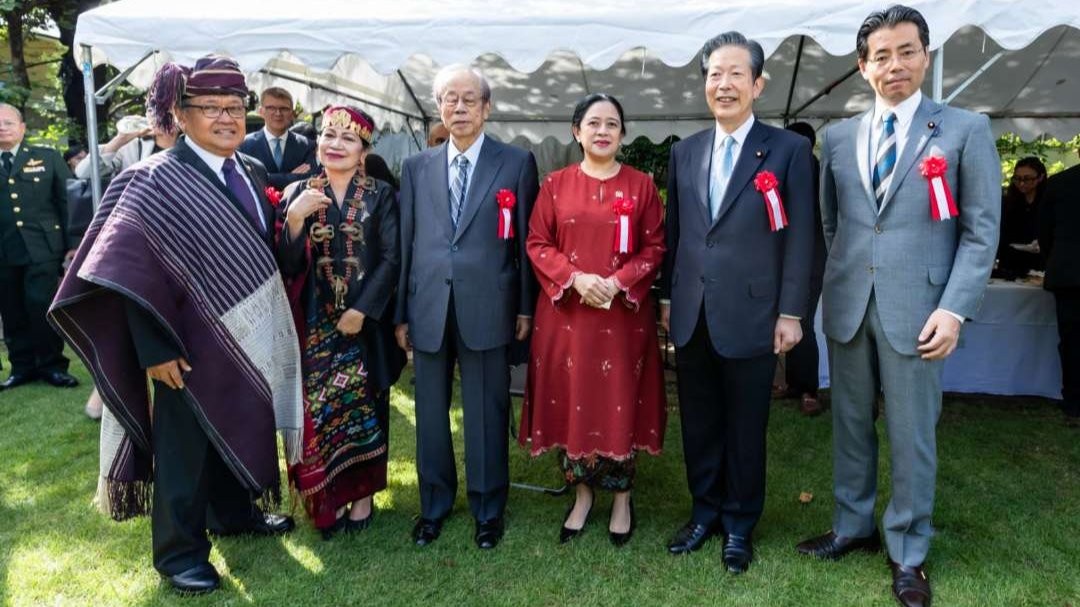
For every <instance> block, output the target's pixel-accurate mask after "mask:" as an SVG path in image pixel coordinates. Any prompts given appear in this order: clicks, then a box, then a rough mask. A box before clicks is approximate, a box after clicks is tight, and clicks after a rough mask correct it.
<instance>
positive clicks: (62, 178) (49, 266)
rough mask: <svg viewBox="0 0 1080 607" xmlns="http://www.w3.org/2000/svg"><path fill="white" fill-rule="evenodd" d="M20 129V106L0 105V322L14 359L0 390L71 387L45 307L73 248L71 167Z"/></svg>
mask: <svg viewBox="0 0 1080 607" xmlns="http://www.w3.org/2000/svg"><path fill="white" fill-rule="evenodd" d="M25 133H26V124H25V123H24V122H23V118H22V114H21V113H20V112H19V110H18V109H17V108H15V107H14V106H11V105H8V104H5V103H0V319H2V320H3V325H4V344H5V345H6V346H7V351H8V358H9V359H10V361H11V375H9V376H8V378H7V379H6V380H5V381H4V382H3V383H0V390H5V389H9V388H14V387H16V386H20V385H22V384H25V383H29V382H32V381H34V380H37V379H42V380H45V381H47V382H49V383H50V384H52V385H54V386H59V387H64V388H70V387H73V386H76V385H78V382H77V381H76V380H75V378H74V377H72V376H71V375H68V373H67V368H68V360H67V359H66V358H64V355H63V350H64V342H63V341H62V340H61V339H60V336H58V335H57V334H56V332H55V331H53V330H52V327H50V326H49V323H48V322H47V321H46V320H45V312H46V311H47V310H48V309H49V302H51V301H52V298H53V295H54V294H55V293H56V287H57V284H58V283H59V279H60V264H61V262H62V261H63V259H64V257H65V255H67V254H68V253H69V251H70V250H71V246H70V244H69V242H68V240H69V238H68V233H67V189H66V182H67V179H68V178H69V177H71V171H70V170H69V169H68V166H67V164H66V163H65V162H64V159H63V158H61V157H60V154H59V153H58V152H56V151H55V150H51V149H48V148H42V147H37V146H30V145H26V144H24V143H23V135H24V134H25Z"/></svg>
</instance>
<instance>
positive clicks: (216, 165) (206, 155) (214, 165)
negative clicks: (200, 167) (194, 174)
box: [184, 137, 247, 182]
mask: <svg viewBox="0 0 1080 607" xmlns="http://www.w3.org/2000/svg"><path fill="white" fill-rule="evenodd" d="M184 141H186V142H187V144H188V147H189V148H191V151H193V152H195V155H196V156H198V157H199V158H200V159H202V161H203V162H205V163H206V166H208V167H210V170H211V171H213V172H214V174H215V175H217V176H218V177H220V178H221V181H222V182H224V181H225V173H223V172H222V170H221V168H222V167H223V166H225V157H224V156H218V155H217V154H214V153H211V152H208V151H206V150H204V149H203V148H201V147H199V144H197V143H195V141H194V140H193V139H191V138H190V137H185V138H184ZM232 159H233V161H235V162H236V164H240V160H238V159H237V158H236V154H235V153H234V154H233V156H232ZM240 174H241V175H243V174H244V171H242V170H241V171H240ZM244 181H247V176H245V177H244Z"/></svg>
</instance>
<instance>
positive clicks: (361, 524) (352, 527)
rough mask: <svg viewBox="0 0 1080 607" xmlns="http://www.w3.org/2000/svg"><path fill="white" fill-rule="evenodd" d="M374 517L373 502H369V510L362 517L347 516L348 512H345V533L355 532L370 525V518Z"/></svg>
mask: <svg viewBox="0 0 1080 607" xmlns="http://www.w3.org/2000/svg"><path fill="white" fill-rule="evenodd" d="M373 518H375V504H374V503H372V504H371V512H368V515H367V516H365V517H364V518H362V519H353V518H349V515H348V513H346V514H345V529H344V531H345V533H356V532H359V531H363V530H365V529H367V528H368V527H370V526H371V520H372V519H373Z"/></svg>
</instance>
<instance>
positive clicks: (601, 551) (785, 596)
mask: <svg viewBox="0 0 1080 607" xmlns="http://www.w3.org/2000/svg"><path fill="white" fill-rule="evenodd" d="M5 367H6V365H5ZM73 371H74V372H75V373H76V375H77V376H78V377H79V378H80V379H81V380H83V385H82V386H81V387H80V388H78V389H75V390H58V389H54V388H51V387H49V386H47V385H45V384H38V385H33V386H27V387H22V388H19V389H16V390H11V391H5V392H2V393H0V420H3V430H2V432H0V462H3V463H2V465H0V600H3V601H4V602H5V603H6V604H12V605H90V606H94V607H102V606H106V605H143V604H146V605H159V604H163V605H177V604H185V605H349V604H355V605H457V606H464V605H515V606H526V605H530V606H533V605H627V606H629V605H717V604H719V605H892V604H894V603H893V599H892V596H891V594H890V592H889V581H890V578H889V573H888V569H887V567H886V565H885V560H884V556H882V555H875V556H870V555H866V556H862V555H859V556H852V557H849V558H847V559H845V560H843V561H840V562H837V563H822V562H816V561H814V560H811V559H808V558H803V557H800V556H799V555H798V554H796V553H795V550H794V544H795V543H796V542H797V541H799V540H801V539H804V538H806V537H808V536H810V535H813V534H816V533H819V532H822V531H825V530H826V529H828V527H829V524H830V520H831V508H832V498H831V478H832V472H831V456H830V452H831V447H830V440H831V429H830V419H829V416H828V415H824V416H821V417H817V418H813V419H807V418H804V417H801V416H800V415H799V413H798V412H797V410H796V409H795V403H794V402H793V401H780V402H777V403H774V406H773V411H772V420H771V422H770V429H769V485H768V500H767V503H766V508H765V516H764V518H763V519H762V521H761V524H760V525H759V526H758V530H757V534H756V546H755V547H756V556H755V560H754V564H753V566H752V567H751V569H750V571H749V573H747V574H745V575H742V576H739V577H735V576H732V575H729V574H727V573H725V571H724V569H723V566H722V564H721V562H720V544H719V543H717V542H715V541H712V542H710V543H709V544H707V545H706V547H705V549H703V550H702V551H700V552H698V553H695V554H693V555H690V556H685V557H671V556H669V555H668V554H667V553H666V551H665V549H664V545H665V543H666V541H667V540H668V538H669V536H670V535H671V534H672V533H673V532H674V531H675V530H676V529H677V528H678V527H679V526H680V525H681V524H682V523H683V522H684V521H685V519H686V517H687V514H688V512H689V501H690V500H689V497H688V494H687V490H686V480H685V476H684V471H683V464H682V451H681V444H680V437H679V429H678V417H677V415H676V414H675V413H674V412H672V414H671V416H670V422H669V427H668V435H667V444H666V451H665V452H664V454H663V455H662V456H661V457H658V458H652V457H643V458H642V460H641V463H640V465H639V468H638V470H639V476H638V481H637V490H636V498H635V502H636V505H637V513H638V517H639V526H638V530H637V532H636V534H635V535H634V538H633V540H631V542H630V544H629V545H627V546H626V547H625V548H623V549H621V550H617V549H615V548H614V547H612V546H611V544H610V543H609V542H608V539H607V534H606V528H607V524H606V521H607V512H608V504H609V503H610V501H609V498H607V497H606V496H605V497H602V498H601V499H600V500H599V502H598V504H597V507H596V508H595V510H594V517H593V520H592V521H591V522H590V524H589V526H588V527H587V530H586V533H585V534H584V536H583V537H581V538H580V539H579V540H576V541H574V542H571V543H570V544H568V545H565V546H560V545H559V544H558V543H557V533H558V528H559V526H560V524H561V522H562V516H563V513H564V511H565V508H566V505H567V503H568V502H567V500H568V499H570V498H568V497H560V498H552V497H548V496H545V495H539V494H534V493H530V492H526V491H520V490H512V493H511V495H510V504H509V509H508V513H507V522H508V529H507V534H506V538H505V540H504V541H503V543H502V544H501V545H500V546H499V547H498V548H497V549H496V550H494V551H491V552H481V551H479V550H477V549H476V548H475V547H474V545H473V543H472V531H473V525H472V519H471V517H470V515H469V512H468V506H467V504H466V502H465V496H464V482H463V481H462V483H461V490H460V491H459V496H458V503H457V506H456V509H455V511H454V515H453V516H452V518H451V519H450V520H449V521H448V523H447V525H446V528H445V530H444V533H443V536H442V538H440V539H439V541H438V542H436V543H435V544H434V545H432V546H430V547H428V548H425V549H418V548H416V547H414V546H413V545H412V543H411V542H410V541H409V530H410V529H411V526H412V517H413V516H414V515H415V514H416V513H417V512H418V510H419V501H418V496H417V489H416V474H415V468H414V454H415V438H414V432H413V402H412V393H411V387H410V385H409V382H408V377H407V376H406V377H405V378H403V379H402V381H401V383H400V388H399V389H395V391H394V398H393V409H392V429H391V452H390V486H389V488H388V489H387V490H386V491H384V492H382V493H380V494H379V495H378V496H377V498H376V504H377V507H378V512H377V513H376V518H375V522H374V524H373V526H372V527H371V528H370V529H369V530H368V531H366V532H364V533H362V534H359V535H356V536H352V537H341V538H335V539H334V540H333V541H330V542H324V541H322V539H321V538H320V536H319V535H318V533H317V532H316V531H315V530H314V529H313V528H312V526H311V524H310V523H309V522H308V521H307V520H306V519H305V518H304V517H303V514H302V511H301V509H300V508H299V507H297V508H296V510H297V512H296V514H297V515H298V522H299V529H298V530H297V531H296V532H295V533H293V534H291V535H290V536H288V537H285V538H282V539H271V540H267V539H252V538H228V539H222V540H218V541H215V543H214V546H215V547H214V551H213V553H212V555H211V560H212V561H213V563H214V565H215V566H216V567H217V568H218V570H219V571H221V573H222V575H223V577H224V584H223V589H222V590H221V591H219V592H217V593H214V594H212V595H210V596H209V597H198V598H183V599H182V598H179V597H177V596H175V595H173V594H172V593H171V592H170V591H169V590H168V589H167V588H166V587H165V586H164V585H163V584H162V583H161V581H160V578H159V577H158V575H157V574H156V573H155V572H154V570H153V568H152V567H151V564H150V527H149V522H148V520H146V519H138V520H134V521H128V522H124V523H115V522H113V521H111V520H109V519H108V518H107V517H105V516H103V515H101V514H100V513H98V512H97V511H96V510H95V509H94V508H93V507H92V506H91V505H90V500H91V497H92V494H93V491H94V488H95V483H96V478H97V462H98V425H97V424H96V423H95V422H92V421H90V420H88V419H87V418H86V417H85V416H84V415H83V412H82V407H83V403H84V401H85V398H86V396H87V394H88V393H89V387H88V383H87V375H86V372H85V371H84V370H83V368H82V367H81V366H78V365H74V369H73ZM6 375H7V371H5V372H4V373H3V376H4V377H6ZM672 404H674V399H672ZM453 415H454V420H455V422H456V423H455V432H456V436H457V437H458V439H459V448H458V452H457V456H458V459H459V462H458V469H459V471H460V470H462V469H463V462H462V461H461V457H462V452H461V449H460V421H461V419H460V417H461V411H460V409H457V408H455V409H454V411H453ZM1063 420H1064V418H1063V416H1062V415H1061V414H1060V413H1059V412H1058V411H1057V410H1056V409H1055V408H1054V407H1053V406H1052V405H1051V404H1049V403H1047V402H1046V401H1041V400H1030V401H1029V400H1024V399H1009V400H1006V399H977V398H962V399H957V398H950V399H948V400H947V402H946V404H945V411H944V414H943V416H942V419H941V423H940V425H939V429H938V445H939V457H940V461H941V466H940V472H939V477H938V492H937V496H938V499H937V505H936V508H935V514H936V518H935V520H934V523H935V526H936V528H937V531H938V535H937V537H936V538H935V539H934V542H933V548H932V550H931V557H930V562H929V565H928V572H929V574H930V576H931V579H932V581H933V584H934V591H935V599H936V601H935V604H937V605H973V606H979V607H984V606H996V605H1032V606H1040V607H1041V606H1061V607H1064V606H1077V605H1080V539H1078V538H1080V470H1078V469H1080V440H1078V438H1080V429H1077V428H1069V427H1066V426H1065V425H1064V423H1063ZM881 451H882V453H883V454H887V453H888V451H887V445H886V444H884V442H883V444H882V449H881ZM510 465H511V476H512V478H513V479H514V480H517V481H523V482H529V483H534V484H543V485H555V484H558V483H559V477H558V475H557V473H556V470H555V462H554V459H553V458H552V457H550V456H547V457H543V458H541V459H539V460H536V461H532V460H529V459H528V458H527V457H526V455H525V453H524V451H523V450H522V449H520V448H518V447H517V446H516V445H513V446H512V447H511V459H510ZM881 470H882V487H885V488H887V487H888V461H887V460H886V459H883V460H882V462H881ZM804 491H805V492H809V493H812V494H813V495H814V499H813V500H812V501H811V502H810V503H808V504H803V503H800V501H799V499H798V498H799V494H800V493H801V492H804ZM882 508H884V500H879V512H880V510H881V509H882Z"/></svg>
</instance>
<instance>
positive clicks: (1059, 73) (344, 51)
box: [75, 0, 1080, 143]
mask: <svg viewBox="0 0 1080 607" xmlns="http://www.w3.org/2000/svg"><path fill="white" fill-rule="evenodd" d="M663 4H665V3H661V2H656V1H655V0H649V1H644V0H591V2H581V1H580V0H543V1H540V0H516V1H515V2H513V3H509V2H508V3H505V4H503V3H493V2H491V1H490V0H446V1H443V2H431V1H429V0H395V1H394V2H371V1H356V0H307V1H305V2H295V1H293V0H289V1H288V2H282V1H263V2H237V1H235V0H234V1H233V2H220V1H210V0H185V1H183V2H160V1H158V0H120V1H118V2H113V3H110V4H106V5H104V6H102V7H100V8H97V9H94V10H92V11H89V12H87V13H84V14H83V15H82V16H81V17H80V18H79V22H78V26H77V30H76V38H75V42H76V44H78V45H86V46H89V47H92V48H93V50H94V58H95V63H100V62H103V61H104V62H108V63H110V64H112V65H114V66H116V67H118V68H120V69H125V68H128V67H131V66H133V65H136V64H139V62H140V60H142V59H143V58H144V57H145V56H146V55H147V53H151V52H153V51H158V53H156V54H154V55H153V56H152V57H151V60H150V61H146V62H143V63H142V64H141V65H139V67H138V68H137V69H135V70H134V71H133V72H132V73H131V74H130V75H129V79H130V80H131V81H132V82H134V83H135V84H141V85H145V84H147V83H148V82H149V79H150V76H151V75H152V73H153V71H154V70H155V69H156V67H157V66H158V65H160V63H161V62H162V61H164V60H166V59H170V60H175V61H179V62H181V63H185V64H190V63H192V62H194V60H195V59H196V58H198V57H200V56H202V55H204V54H206V53H208V52H220V53H224V54H227V55H230V56H232V57H234V58H236V59H237V61H238V62H239V63H240V65H241V67H242V68H243V69H244V70H245V71H247V72H248V73H249V74H250V80H249V85H250V86H251V87H252V88H253V89H256V90H258V89H261V88H265V87H267V86H270V85H278V86H283V87H285V88H287V89H289V90H290V91H291V92H292V93H293V94H294V96H296V98H297V100H298V101H300V102H301V103H302V104H303V105H304V106H305V107H307V108H319V107H322V106H323V105H325V104H326V103H330V102H335V101H336V102H341V101H344V100H352V101H353V102H358V103H359V104H360V105H362V106H366V109H368V110H370V111H371V113H372V114H373V116H374V117H375V119H376V121H377V122H378V123H379V125H380V126H381V127H382V130H383V132H387V131H400V130H403V129H405V130H422V129H423V126H424V123H425V120H432V119H437V115H438V114H437V111H436V108H435V105H434V103H433V101H432V100H431V94H430V87H431V82H432V79H433V76H434V72H435V71H436V70H437V69H438V67H439V66H441V65H446V64H448V63H453V62H465V63H475V64H477V65H478V66H480V67H481V68H482V69H483V70H484V72H485V73H486V75H487V76H488V78H489V79H490V80H491V81H492V85H493V88H494V94H495V99H494V108H493V114H492V117H491V119H490V121H489V125H488V131H489V132H491V133H493V134H495V135H496V136H498V137H499V138H501V139H504V140H513V139H515V138H524V139H527V140H529V141H531V142H533V143H537V142H540V141H542V140H544V139H545V138H547V137H556V138H558V139H560V140H562V141H568V140H569V139H570V133H569V127H568V122H569V115H570V113H571V108H572V107H573V105H574V103H575V102H576V101H577V100H578V99H579V98H580V97H581V96H582V95H583V94H585V93H587V92H609V93H613V94H615V95H617V96H618V97H619V99H620V101H622V102H623V105H624V107H625V109H626V114H627V118H628V128H629V129H630V132H631V135H632V136H639V135H645V136H648V137H649V138H651V139H653V140H654V141H655V140H660V139H663V138H664V137H667V136H668V135H672V134H675V135H680V136H685V135H687V134H689V133H692V132H694V131H696V130H698V129H700V128H702V127H704V126H706V125H708V124H709V123H710V122H711V117H710V116H709V114H708V110H707V108H706V106H705V103H704V100H703V97H702V80H701V77H700V72H699V69H698V67H697V53H698V51H699V49H700V47H701V45H702V44H703V43H704V42H705V41H706V40H707V39H708V38H710V37H711V36H713V35H715V34H716V33H718V32H722V31H727V30H738V31H740V32H742V33H744V34H745V35H746V36H748V37H750V38H753V39H756V40H758V41H759V42H760V43H761V44H762V46H764V48H765V52H766V55H767V57H768V61H767V63H766V74H767V76H768V78H769V83H768V85H767V86H766V90H765V93H764V94H763V96H762V98H761V99H759V100H758V102H757V103H756V104H755V113H756V114H757V115H758V116H760V117H762V118H764V119H766V120H776V121H783V120H785V119H802V120H809V121H811V122H814V123H817V124H820V123H822V122H827V121H829V120H834V119H837V118H841V117H844V116H849V115H852V114H854V113H857V112H859V111H862V110H863V109H865V108H867V107H869V105H870V103H871V102H872V94H871V92H870V90H869V87H868V86H867V85H866V84H865V83H864V82H863V81H862V78H861V76H859V74H858V73H857V72H856V73H854V74H852V69H853V67H854V66H855V55H854V46H855V32H856V30H857V29H858V26H859V24H860V23H861V22H862V20H863V19H864V18H865V16H866V15H867V14H868V13H869V12H870V11H871V10H874V9H876V8H881V7H883V6H885V4H884V3H881V4H879V3H866V2H857V1H851V0H828V1H821V2H802V1H794V0H735V1H732V2H725V3H721V2H717V1H716V0H708V1H702V0H685V1H681V2H671V3H670V6H663ZM908 4H910V5H911V6H914V7H915V8H918V9H919V10H920V11H921V12H922V13H923V15H924V16H925V17H926V19H927V21H928V22H929V25H930V32H931V48H932V49H939V48H940V47H941V46H942V45H943V44H944V50H943V52H942V53H940V54H941V55H943V61H942V62H939V63H938V64H937V65H941V64H943V65H944V70H943V72H942V76H941V79H940V82H941V83H942V85H943V95H942V96H943V98H946V99H947V98H948V97H949V95H950V93H951V92H953V91H955V90H956V89H957V88H958V87H960V86H961V85H962V84H963V83H964V82H965V81H967V80H968V79H969V78H971V77H972V76H973V75H975V74H976V73H977V72H980V70H983V69H984V68H985V71H982V73H981V74H979V75H978V77H977V78H975V79H974V80H973V81H972V83H971V85H970V86H969V87H967V88H965V89H963V90H962V92H960V94H959V95H957V96H956V97H955V98H954V99H951V100H949V102H950V103H951V104H953V105H956V106H959V107H966V108H970V109H973V110H976V111H981V112H985V113H987V114H989V115H990V116H991V118H992V119H993V124H994V128H995V130H996V131H997V132H1002V131H1012V132H1016V133H1019V134H1020V135H1021V136H1024V137H1025V138H1031V137H1034V136H1038V135H1043V134H1049V135H1053V136H1057V137H1062V138H1069V137H1072V136H1073V135H1075V134H1076V133H1077V132H1080V108H1078V107H1077V103H1076V100H1077V99H1080V79H1078V78H1077V68H1078V67H1080V61H1078V60H1080V30H1078V29H1077V28H1080V3H1077V2H1075V1H1074V0H1068V1H1066V0H1040V1H1039V2H1033V1H1010V0H954V1H952V2H942V1H940V0H934V1H926V0H912V1H910V2H908ZM999 53H1000V54H999ZM988 62H991V64H990V65H989V67H986V64H987V63H988ZM796 66H797V69H796ZM845 77H846V78H845ZM926 88H927V90H926V92H927V93H928V94H929V93H931V90H930V89H931V83H930V79H928V82H927V84H926ZM826 91H831V92H828V93H827V94H824V93H825V92H826Z"/></svg>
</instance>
